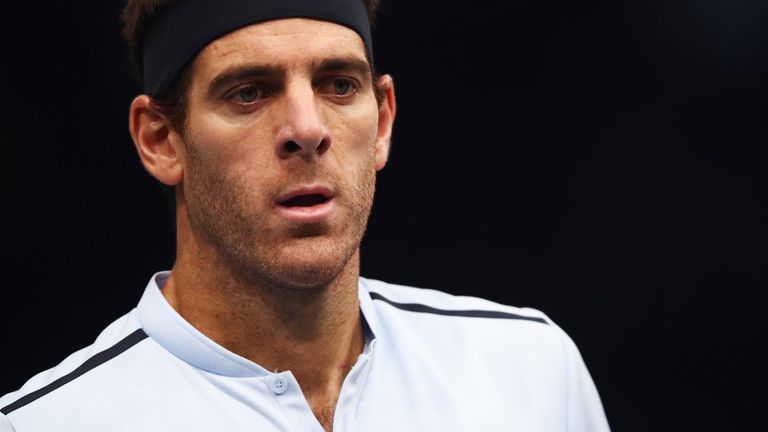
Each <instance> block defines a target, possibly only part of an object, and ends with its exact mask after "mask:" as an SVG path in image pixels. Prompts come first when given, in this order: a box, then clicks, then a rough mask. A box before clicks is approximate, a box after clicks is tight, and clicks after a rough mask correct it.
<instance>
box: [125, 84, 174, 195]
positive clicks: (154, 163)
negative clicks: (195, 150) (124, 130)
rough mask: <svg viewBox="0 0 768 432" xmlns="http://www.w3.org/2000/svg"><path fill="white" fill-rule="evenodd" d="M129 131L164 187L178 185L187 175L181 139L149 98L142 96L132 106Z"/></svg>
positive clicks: (141, 154) (142, 158) (145, 165)
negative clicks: (182, 158)
mask: <svg viewBox="0 0 768 432" xmlns="http://www.w3.org/2000/svg"><path fill="white" fill-rule="evenodd" d="M129 128H130V131H131V137H132V138H133V144H134V145H135V146H136V151H138V153H139V158H141V163H142V164H144V168H146V170H147V171H148V172H149V173H150V174H151V175H152V176H153V177H154V178H156V179H158V180H159V181H160V182H161V183H163V184H165V185H168V186H175V185H177V184H179V183H180V182H181V179H182V177H183V174H184V170H183V165H182V161H181V156H182V152H181V150H182V149H181V138H180V136H179V134H178V133H176V132H175V131H174V129H173V127H172V125H171V122H170V120H169V119H168V118H167V117H166V116H165V115H163V114H162V113H160V112H159V111H158V110H157V108H156V107H155V106H154V104H153V103H152V99H151V98H150V97H149V96H147V95H140V96H138V97H136V99H134V100H133V102H132V103H131V113H130V120H129Z"/></svg>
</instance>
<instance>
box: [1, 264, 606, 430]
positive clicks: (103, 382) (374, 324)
mask: <svg viewBox="0 0 768 432" xmlns="http://www.w3.org/2000/svg"><path fill="white" fill-rule="evenodd" d="M167 276H168V273H167V272H161V273H158V274H156V275H155V276H154V277H153V278H152V279H151V281H150V282H149V284H148V285H147V288H146V290H145V292H144V295H143V296H142V299H141V301H140V302H139V305H138V306H137V308H136V309H134V310H132V311H130V312H129V313H128V314H126V315H125V316H123V317H121V318H119V319H118V320H116V321H115V322H114V323H112V324H111V325H110V326H108V327H107V328H106V329H105V330H104V331H103V332H102V333H101V334H100V335H99V336H98V337H97V339H96V341H95V342H94V344H93V345H91V346H89V347H87V348H84V349H82V350H80V351H77V352H75V353H74V354H72V355H71V356H69V357H68V358H67V359H65V360H64V361H63V362H61V364H59V365H58V366H56V367H54V368H52V369H50V370H48V371H45V372H43V373H40V374H38V375H36V376H35V377H33V378H32V379H30V380H29V381H28V382H27V383H26V384H25V385H24V386H23V387H22V388H21V389H19V390H18V391H16V392H13V393H10V394H7V395H5V396H3V397H2V398H0V413H2V414H0V432H9V431H15V432H43V431H45V432H59V431H61V432H63V431H79V432H97V431H98V432H102V431H105V430H108V431H146V432H153V431H158V432H159V431H185V432H186V431H193V432H194V431H201V432H202V431H211V430H226V431H231V432H238V431H254V430H258V431H301V432H304V431H317V432H320V431H322V427H321V426H320V423H319V422H318V421H317V419H316V418H315V417H314V415H313V414H312V411H311V409H310V408H309V405H308V404H307V402H306V399H305V398H304V396H303V393H302V392H301V388H300V386H299V383H298V381H297V380H296V379H295V377H294V376H293V375H292V374H291V372H290V371H279V372H274V371H268V370H266V369H264V368H263V367H261V366H259V365H257V364H255V363H253V362H251V361H250V360H248V359H245V358H243V357H240V356H238V355H237V354H235V353H233V352H230V351H228V350H226V349H225V348H223V347H222V346H220V345H218V344H216V343H215V342H214V341H212V340H211V339H209V338H208V337H207V336H205V335H204V334H202V333H200V332H199V331H198V330H197V329H195V328H194V327H193V326H192V325H190V324H189V323H188V322H186V321H185V320H184V319H183V318H182V317H181V316H180V315H179V314H178V313H176V311H175V310H174V309H173V308H172V307H171V306H170V305H169V304H168V303H167V302H166V301H165V298H164V297H163V295H162V292H161V289H162V285H163V283H164V280H165V279H166V278H167ZM358 293H359V299H360V310H361V316H362V317H363V318H364V321H365V325H366V327H367V329H369V336H368V337H367V338H366V344H365V349H364V352H363V353H362V354H361V355H360V356H359V358H358V360H357V363H356V364H355V365H354V367H353V368H352V370H351V372H350V373H349V374H348V375H347V377H346V379H345V381H344V384H343V386H342V389H341V394H340V395H339V400H338V403H337V406H336V412H335V417H334V431H337V432H340V431H366V432H377V431H395V430H396V431H432V430H435V431H436V430H439V431H515V430H524V431H528V432H538V431H542V432H555V431H569V432H581V431H585V432H586V431H590V432H603V431H608V430H609V428H608V423H607V421H606V418H605V414H604V412H603V408H602V404H601V402H600V398H599V395H598V393H597V390H596V388H595V386H594V384H593V381H592V378H591V377H590V374H589V372H588V371H587V368H586V366H585V365H584V362H583V360H582V358H581V355H580V354H579V351H578V349H577V348H576V345H575V344H574V343H573V341H572V340H571V339H570V338H569V337H568V336H567V335H566V334H565V332H563V331H562V330H561V329H560V328H559V327H558V326H557V325H555V324H554V323H553V322H552V321H551V320H550V319H549V318H548V317H546V315H544V314H542V313H541V312H539V311H536V310H534V309H528V308H514V307H510V306H503V305H500V304H497V303H493V302H490V301H487V300H483V299H479V298H474V297H461V296H452V295H448V294H445V293H442V292H439V291H434V290H427V289H419V288H412V287H406V286H401V285H394V284H388V283H385V282H381V281H377V280H372V279H366V278H360V280H359V285H358ZM73 377H74V378H73ZM62 383H63V384H62ZM30 395H31V396H30ZM19 401H21V402H19Z"/></svg>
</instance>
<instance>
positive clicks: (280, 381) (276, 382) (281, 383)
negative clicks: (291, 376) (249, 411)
mask: <svg viewBox="0 0 768 432" xmlns="http://www.w3.org/2000/svg"><path fill="white" fill-rule="evenodd" d="M269 389H270V390H272V392H273V393H275V394H278V395H280V394H283V393H285V391H286V390H288V380H286V379H285V378H283V377H272V379H270V380H269Z"/></svg>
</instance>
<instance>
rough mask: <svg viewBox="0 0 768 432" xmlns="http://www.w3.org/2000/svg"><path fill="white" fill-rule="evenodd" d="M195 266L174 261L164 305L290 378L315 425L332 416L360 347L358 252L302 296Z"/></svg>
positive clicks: (213, 264)
mask: <svg viewBox="0 0 768 432" xmlns="http://www.w3.org/2000/svg"><path fill="white" fill-rule="evenodd" d="M204 255H205V254H204ZM201 258H202V257H201V255H200V254H195V255H194V258H190V257H189V256H185V255H184V254H179V256H178V257H177V262H176V264H175V265H174V268H173V271H172V272H171V275H170V276H169V278H168V280H167V282H166V284H165V286H164V287H163V290H162V292H163V295H164V296H165V298H166V299H167V300H168V302H169V303H170V305H171V306H172V307H173V308H174V309H175V310H176V311H177V312H178V313H179V314H180V315H181V316H182V317H184V318H185V319H186V320H187V321H188V322H189V323H190V324H192V325H193V326H194V327H195V328H197V329H198V330H200V331H201V332H202V333H203V334H205V335H206V336H208V337H209V338H211V339H212V340H214V341H215V342H217V343H218V344H220V345H222V346H223V347H225V348H227V349H228V350H230V351H232V352H234V353H236V354H238V355H240V356H242V357H245V358H247V359H249V360H251V361H253V362H255V363H256V364H259V365H260V366H262V367H264V368H265V369H267V370H270V371H285V370H290V371H291V372H292V373H293V375H294V376H295V377H296V379H297V380H298V381H299V385H300V386H301V388H302V391H303V392H304V395H305V397H306V398H307V400H308V402H309V403H310V406H311V407H312V409H313V411H314V412H315V414H316V415H317V416H318V418H319V419H320V420H321V422H322V419H321V418H320V417H321V415H322V416H327V413H328V411H329V410H330V413H331V415H332V412H333V408H334V406H335V403H336V400H337V398H338V395H339V392H340V390H341V385H342V383H343V381H344V378H345V377H346V375H347V374H348V372H349V371H350V369H351V368H352V366H353V365H354V364H355V362H356V360H357V357H358V356H359V355H360V353H362V351H363V347H364V334H363V329H362V325H361V319H360V306H359V300H358V288H357V286H358V276H359V249H358V251H357V252H355V254H354V255H353V257H352V259H350V260H349V262H348V263H347V265H346V266H345V268H344V269H343V270H342V272H341V273H340V274H339V276H338V277H337V278H336V279H334V280H333V281H332V282H331V283H330V284H328V285H327V286H322V287H315V288H307V289H296V288H282V287H279V286H274V285H271V286H265V285H267V284H254V283H252V282H247V281H245V280H244V278H240V277H236V275H233V274H232V272H231V271H230V270H229V269H228V267H226V266H224V265H217V262H219V260H218V259H217V258H216V257H210V256H207V257H204V258H205V259H201ZM331 421H332V420H331ZM323 426H326V429H328V426H330V425H326V424H324V425H323Z"/></svg>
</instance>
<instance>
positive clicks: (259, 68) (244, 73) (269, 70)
mask: <svg viewBox="0 0 768 432" xmlns="http://www.w3.org/2000/svg"><path fill="white" fill-rule="evenodd" d="M284 76H285V69H283V68H281V67H277V66H272V65H252V64H248V65H239V66H233V67H230V68H228V69H225V70H224V71H222V72H220V73H219V74H218V75H216V77H215V78H213V80H211V83H210V84H209V85H208V91H207V93H208V96H215V95H216V94H218V93H219V92H220V91H221V90H222V89H224V88H226V87H229V86H230V85H232V84H234V83H237V82H241V81H247V80H251V79H255V78H273V79H279V78H282V77H284Z"/></svg>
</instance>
